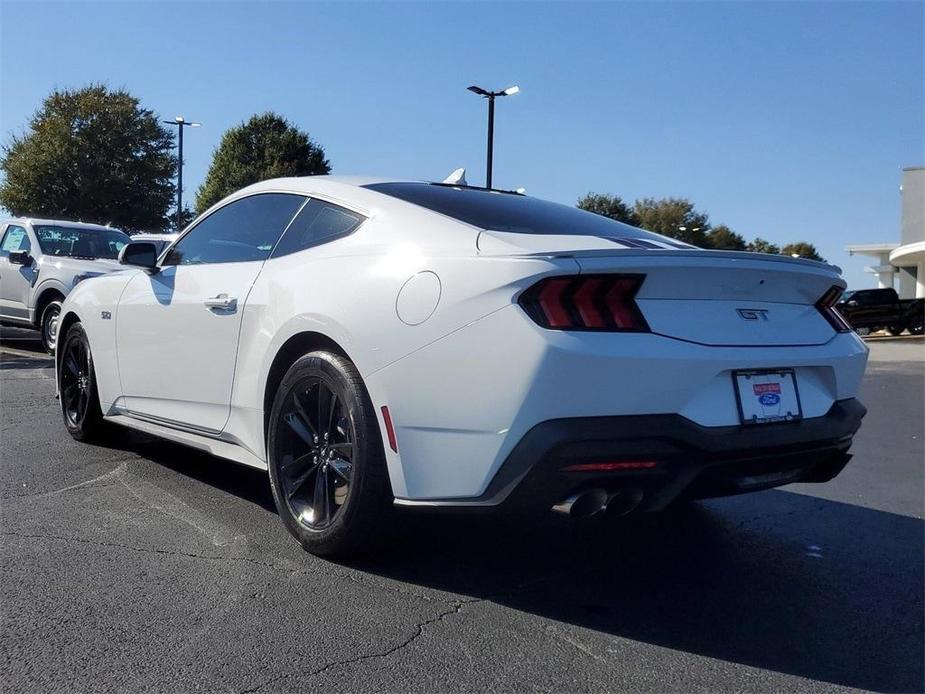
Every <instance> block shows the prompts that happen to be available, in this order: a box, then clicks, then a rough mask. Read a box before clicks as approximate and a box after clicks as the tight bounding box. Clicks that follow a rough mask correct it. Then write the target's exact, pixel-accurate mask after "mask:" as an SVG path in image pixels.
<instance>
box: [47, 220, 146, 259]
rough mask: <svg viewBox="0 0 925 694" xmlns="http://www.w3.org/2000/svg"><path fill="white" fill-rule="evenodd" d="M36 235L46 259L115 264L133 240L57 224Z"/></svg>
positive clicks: (118, 233) (116, 233) (117, 233)
mask: <svg viewBox="0 0 925 694" xmlns="http://www.w3.org/2000/svg"><path fill="white" fill-rule="evenodd" d="M35 235H36V237H38V240H39V246H40V247H41V249H42V253H43V254H44V255H53V256H58V257H62V256H66V257H68V258H89V259H96V258H108V259H111V260H115V259H116V258H118V257H119V251H121V250H122V247H123V246H124V245H125V244H127V243H128V242H129V241H130V240H131V239H129V237H128V235H127V234H123V233H122V232H121V231H119V230H118V229H81V228H79V227H69V226H60V225H57V224H56V225H38V226H36V227H35Z"/></svg>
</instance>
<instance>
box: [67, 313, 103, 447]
mask: <svg viewBox="0 0 925 694" xmlns="http://www.w3.org/2000/svg"><path fill="white" fill-rule="evenodd" d="M58 395H59V398H60V401H61V414H62V416H63V417H64V426H65V427H67V430H68V432H69V433H70V435H71V436H73V437H74V438H75V439H77V440H78V441H86V440H89V439H92V438H95V437H97V436H98V435H99V434H101V433H102V432H103V431H104V429H105V423H104V422H103V413H102V411H101V410H100V399H99V395H98V394H97V390H96V372H95V371H94V368H93V356H92V355H91V353H90V343H89V341H88V340H87V334H86V332H84V329H83V326H82V325H81V324H80V323H75V324H74V325H72V326H71V327H70V328H69V329H68V331H67V336H66V337H65V338H64V342H63V343H62V346H61V356H60V358H59V359H58Z"/></svg>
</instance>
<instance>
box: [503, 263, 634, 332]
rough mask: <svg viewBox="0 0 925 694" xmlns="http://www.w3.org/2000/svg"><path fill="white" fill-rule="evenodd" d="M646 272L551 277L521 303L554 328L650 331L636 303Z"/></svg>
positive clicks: (526, 309)
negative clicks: (643, 273) (638, 273)
mask: <svg viewBox="0 0 925 694" xmlns="http://www.w3.org/2000/svg"><path fill="white" fill-rule="evenodd" d="M643 280H645V275H609V274H608V275H576V276H569V277H547V278H546V279H543V280H540V281H539V282H537V283H536V284H534V285H533V286H532V287H530V288H529V289H528V290H527V291H525V292H524V293H523V294H521V296H520V299H519V300H518V303H519V304H520V306H521V307H522V308H523V310H524V311H526V312H527V315H528V316H530V318H532V319H533V321H534V322H536V323H538V324H539V325H541V326H543V327H544V328H549V329H551V330H597V331H606V332H636V333H639V332H649V324H648V323H646V319H645V318H644V317H643V315H642V311H640V310H639V306H638V305H637V304H636V299H635V296H636V292H638V291H639V288H640V287H641V286H642V283H643Z"/></svg>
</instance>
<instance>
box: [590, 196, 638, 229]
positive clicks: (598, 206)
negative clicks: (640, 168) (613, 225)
mask: <svg viewBox="0 0 925 694" xmlns="http://www.w3.org/2000/svg"><path fill="white" fill-rule="evenodd" d="M578 207H579V209H582V210H586V211H588V212H594V213H595V214H599V215H603V216H604V217H610V218H611V219H615V220H617V221H618V222H623V223H624V224H632V225H634V226H635V225H636V224H637V221H636V215H635V214H633V208H632V207H630V206H629V205H627V204H626V203H625V202H623V199H622V198H620V197H619V196H617V195H608V194H607V193H588V194H587V195H585V196H584V197H583V198H581V199H580V200H579V201H578Z"/></svg>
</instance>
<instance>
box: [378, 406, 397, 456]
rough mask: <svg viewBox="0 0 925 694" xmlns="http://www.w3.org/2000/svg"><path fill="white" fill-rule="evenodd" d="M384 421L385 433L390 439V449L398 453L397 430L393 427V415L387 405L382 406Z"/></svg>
mask: <svg viewBox="0 0 925 694" xmlns="http://www.w3.org/2000/svg"><path fill="white" fill-rule="evenodd" d="M382 419H383V421H384V422H385V433H386V435H387V436H388V437H389V448H391V449H392V450H393V451H395V452H396V453H398V441H397V440H396V439H395V428H394V427H393V426H392V415H390V414H389V408H388V406H387V405H383V406H382Z"/></svg>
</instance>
